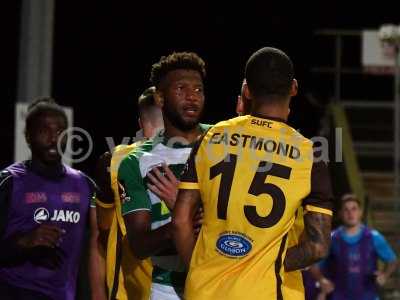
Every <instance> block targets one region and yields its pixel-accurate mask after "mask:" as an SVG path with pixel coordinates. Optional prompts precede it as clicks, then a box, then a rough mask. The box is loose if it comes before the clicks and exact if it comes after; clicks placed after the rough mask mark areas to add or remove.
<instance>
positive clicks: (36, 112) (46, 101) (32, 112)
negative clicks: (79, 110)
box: [25, 98, 68, 133]
mask: <svg viewBox="0 0 400 300" xmlns="http://www.w3.org/2000/svg"><path fill="white" fill-rule="evenodd" d="M45 113H52V114H55V115H59V116H61V117H62V118H63V119H64V121H65V124H68V119H67V115H66V113H65V111H64V110H63V109H62V107H61V106H60V105H58V104H57V102H56V101H55V100H54V99H53V98H39V99H36V100H34V101H33V102H32V103H31V104H30V105H29V106H28V113H27V115H26V118H25V133H29V132H32V130H33V129H34V128H35V127H36V123H37V120H38V119H39V118H40V117H41V116H42V115H44V114H45Z"/></svg>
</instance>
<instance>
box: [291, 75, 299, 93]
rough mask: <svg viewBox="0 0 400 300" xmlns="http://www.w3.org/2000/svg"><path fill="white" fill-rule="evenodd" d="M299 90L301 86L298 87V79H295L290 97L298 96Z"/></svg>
mask: <svg viewBox="0 0 400 300" xmlns="http://www.w3.org/2000/svg"><path fill="white" fill-rule="evenodd" d="M298 90H299V85H298V83H297V80H296V79H293V80H292V86H291V87H290V96H291V97H293V96H296V95H297V92H298Z"/></svg>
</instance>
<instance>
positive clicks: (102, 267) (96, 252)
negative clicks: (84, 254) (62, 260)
mask: <svg viewBox="0 0 400 300" xmlns="http://www.w3.org/2000/svg"><path fill="white" fill-rule="evenodd" d="M99 246H100V245H99V244H98V241H97V240H96V238H95V237H92V238H91V241H90V248H91V250H90V255H89V278H90V287H91V291H92V292H91V294H92V299H96V300H97V299H99V300H103V299H104V300H105V299H107V292H106V263H105V254H104V252H103V251H102V250H101V249H100V248H99Z"/></svg>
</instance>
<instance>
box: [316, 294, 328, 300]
mask: <svg viewBox="0 0 400 300" xmlns="http://www.w3.org/2000/svg"><path fill="white" fill-rule="evenodd" d="M316 300H326V294H325V293H319V294H318V295H317V299H316Z"/></svg>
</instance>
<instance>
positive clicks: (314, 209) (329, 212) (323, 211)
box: [305, 205, 333, 216]
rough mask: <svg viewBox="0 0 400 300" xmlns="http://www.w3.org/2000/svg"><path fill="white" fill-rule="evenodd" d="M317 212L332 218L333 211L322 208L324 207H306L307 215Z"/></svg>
mask: <svg viewBox="0 0 400 300" xmlns="http://www.w3.org/2000/svg"><path fill="white" fill-rule="evenodd" d="M310 211H311V212H317V213H321V214H325V215H329V216H332V215H333V214H332V210H330V209H326V208H322V207H318V206H313V205H306V207H305V213H307V212H310Z"/></svg>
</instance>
